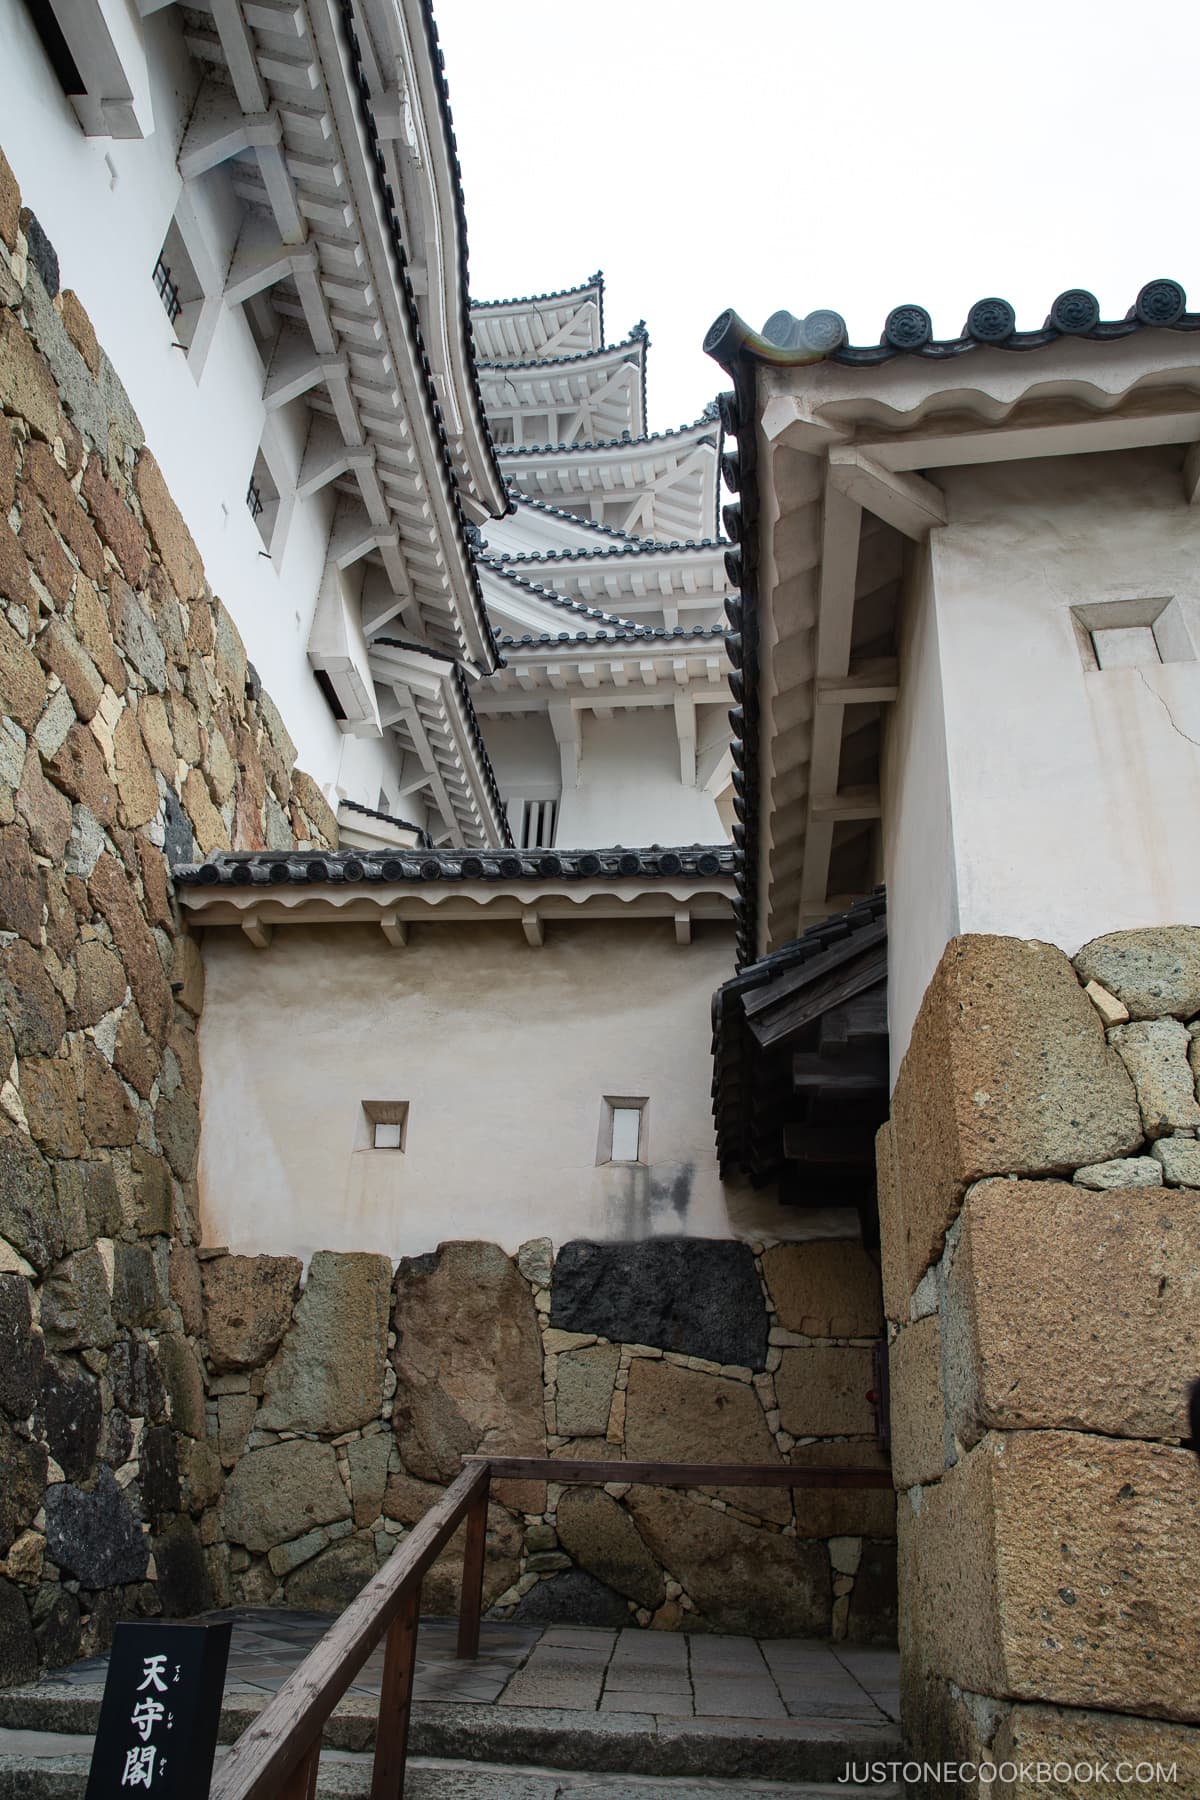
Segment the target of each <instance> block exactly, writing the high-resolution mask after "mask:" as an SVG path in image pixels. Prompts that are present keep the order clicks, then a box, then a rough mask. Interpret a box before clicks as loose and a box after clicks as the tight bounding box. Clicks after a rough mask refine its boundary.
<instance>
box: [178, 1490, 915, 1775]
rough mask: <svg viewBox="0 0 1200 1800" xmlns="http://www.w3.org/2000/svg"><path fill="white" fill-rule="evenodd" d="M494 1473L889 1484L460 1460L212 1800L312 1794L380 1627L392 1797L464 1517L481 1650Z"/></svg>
mask: <svg viewBox="0 0 1200 1800" xmlns="http://www.w3.org/2000/svg"><path fill="white" fill-rule="evenodd" d="M493 1479H497V1480H507V1481H512V1480H518V1481H521V1480H523V1481H560V1482H572V1483H578V1482H587V1483H592V1484H597V1485H602V1484H604V1483H606V1482H610V1481H620V1482H628V1483H635V1482H639V1483H641V1482H646V1483H652V1484H653V1485H654V1486H656V1487H791V1488H833V1487H838V1488H846V1487H860V1488H884V1487H886V1488H890V1487H891V1485H892V1477H891V1473H890V1471H889V1470H887V1469H849V1468H834V1467H828V1468H819V1467H810V1468H791V1467H788V1466H787V1465H786V1464H778V1463H656V1462H585V1461H582V1460H580V1461H578V1462H576V1461H571V1460H568V1459H567V1458H563V1459H562V1460H561V1461H559V1460H558V1459H556V1458H554V1457H543V1456H468V1457H464V1458H463V1467H462V1472H461V1474H460V1475H458V1476H457V1478H456V1479H455V1480H454V1481H453V1482H452V1483H451V1484H450V1486H449V1487H448V1488H447V1489H446V1492H445V1493H444V1494H443V1495H442V1498H441V1499H440V1500H439V1501H438V1503H437V1505H436V1506H434V1507H432V1508H431V1510H430V1511H429V1512H427V1513H426V1515H425V1517H424V1518H423V1519H422V1520H421V1522H420V1524H419V1525H416V1526H414V1527H413V1529H412V1531H410V1532H409V1534H408V1536H407V1537H406V1538H405V1539H404V1540H403V1541H402V1542H401V1543H400V1544H399V1545H398V1547H397V1548H396V1549H395V1550H394V1551H393V1552H392V1554H391V1556H390V1557H389V1558H388V1560H387V1562H386V1563H385V1564H384V1565H383V1567H382V1569H380V1570H379V1572H378V1574H377V1575H375V1576H373V1577H372V1579H371V1580H370V1581H369V1582H368V1583H367V1585H366V1586H365V1587H364V1588H363V1590H362V1592H361V1593H360V1594H358V1595H357V1596H356V1598H355V1599H354V1600H352V1601H351V1603H350V1605H349V1606H348V1607H347V1608H346V1610H345V1612H344V1613H343V1614H342V1615H341V1617H340V1618H339V1619H338V1620H337V1622H336V1623H335V1624H334V1625H331V1626H330V1628H329V1630H328V1631H327V1632H326V1633H325V1636H324V1637H323V1638H322V1639H321V1641H320V1643H319V1644H318V1645H317V1646H316V1648H315V1649H314V1650H312V1651H311V1652H310V1653H309V1655H308V1656H306V1657H305V1659H304V1661H303V1662H302V1663H301V1664H300V1667H299V1668H298V1669H297V1670H296V1672H295V1674H294V1675H292V1676H290V1677H289V1679H288V1680H287V1681H286V1682H285V1683H284V1685H283V1687H281V1688H280V1690H279V1692H278V1693H277V1694H276V1695H275V1697H274V1699H272V1700H270V1701H268V1703H267V1705H266V1706H265V1707H264V1708H263V1710H262V1712H261V1713H260V1714H259V1715H258V1718H257V1719H256V1720H255V1721H254V1723H253V1725H250V1726H248V1727H247V1729H246V1730H245V1731H244V1732H243V1733H242V1735H241V1737H240V1738H239V1739H238V1741H237V1743H236V1744H235V1745H234V1746H233V1749H232V1750H231V1751H230V1753H229V1755H228V1757H227V1758H226V1759H225V1761H224V1763H223V1764H222V1766H221V1767H220V1769H219V1770H218V1771H217V1774H216V1777H215V1779H214V1781H213V1785H212V1787H211V1789H210V1800H313V1796H314V1795H315V1793H316V1787H317V1768H318V1764H319V1762H320V1757H321V1733H322V1731H323V1730H324V1728H325V1723H326V1720H327V1719H328V1718H329V1715H330V1714H331V1713H332V1711H333V1709H334V1707H335V1706H336V1705H337V1704H338V1701H339V1700H340V1699H341V1698H342V1695H343V1694H344V1693H345V1692H346V1689H347V1688H348V1687H349V1686H350V1683H351V1682H352V1681H353V1680H354V1677H355V1676H356V1675H357V1674H358V1672H359V1670H360V1669H361V1668H362V1666H363V1664H364V1663H365V1662H366V1660H367V1658H368V1657H369V1656H370V1654H371V1652H372V1651H373V1650H374V1649H375V1647H376V1645H377V1644H378V1643H379V1640H380V1639H381V1638H382V1637H383V1636H384V1634H385V1633H386V1634H387V1642H386V1646H385V1650H384V1666H383V1684H382V1688H381V1691H380V1696H379V1722H378V1725H377V1727H376V1733H375V1763H374V1769H373V1772H372V1777H371V1800H402V1796H403V1793H404V1770H405V1764H406V1761H407V1756H408V1725H409V1717H410V1714H411V1711H412V1684H413V1672H414V1669H415V1666H416V1642H417V1628H418V1622H419V1616H420V1604H421V1580H422V1577H423V1576H424V1574H425V1571H426V1570H427V1569H428V1568H429V1566H430V1564H431V1563H432V1562H433V1561H434V1560H435V1559H436V1557H437V1555H438V1553H439V1552H440V1551H441V1550H442V1549H443V1548H444V1547H445V1545H446V1544H447V1543H448V1542H449V1540H450V1538H452V1537H453V1535H454V1533H455V1531H456V1530H457V1529H458V1527H459V1525H460V1524H461V1522H462V1520H463V1518H464V1517H465V1518H466V1521H467V1542H466V1550H465V1553H464V1556H463V1586H462V1604H461V1607H460V1610H459V1624H458V1654H459V1656H460V1657H462V1658H464V1659H470V1658H472V1657H474V1656H477V1655H478V1653H479V1627H480V1620H481V1617H482V1613H483V1574H484V1553H485V1550H486V1546H487V1509H488V1497H489V1493H490V1490H491V1484H492V1481H493Z"/></svg>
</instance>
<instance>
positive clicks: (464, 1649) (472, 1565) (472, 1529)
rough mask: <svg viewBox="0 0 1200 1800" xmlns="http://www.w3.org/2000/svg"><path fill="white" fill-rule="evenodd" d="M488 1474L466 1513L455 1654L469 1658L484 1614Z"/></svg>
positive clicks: (473, 1653)
mask: <svg viewBox="0 0 1200 1800" xmlns="http://www.w3.org/2000/svg"><path fill="white" fill-rule="evenodd" d="M490 1488H491V1476H490V1473H489V1475H488V1479H487V1480H486V1481H485V1482H484V1484H483V1486H482V1488H481V1489H480V1490H479V1492H478V1493H477V1494H476V1496H475V1498H474V1500H472V1502H471V1506H470V1509H469V1511H468V1513H467V1543H466V1548H465V1550H464V1551H463V1578H462V1599H461V1601H460V1603H459V1610H458V1655H459V1658H460V1659H461V1660H465V1661H471V1660H473V1659H474V1658H475V1657H477V1656H478V1655H479V1621H480V1618H481V1617H482V1614H483V1561H484V1555H485V1552H486V1550H487V1518H488V1494H489V1492H490Z"/></svg>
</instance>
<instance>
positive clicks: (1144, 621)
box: [1071, 594, 1196, 670]
mask: <svg viewBox="0 0 1200 1800" xmlns="http://www.w3.org/2000/svg"><path fill="white" fill-rule="evenodd" d="M1071 619H1072V623H1073V624H1074V627H1075V640H1076V643H1077V644H1078V646H1079V655H1080V659H1081V661H1082V663H1083V666H1084V668H1085V669H1095V670H1103V669H1146V668H1153V667H1156V666H1157V665H1158V664H1160V663H1175V662H1195V661H1196V645H1195V643H1194V642H1193V640H1192V633H1191V629H1190V627H1189V625H1188V620H1187V616H1186V614H1185V612H1184V609H1183V607H1182V606H1181V605H1180V604H1179V601H1178V599H1177V598H1176V597H1175V596H1174V595H1172V594H1154V595H1146V596H1139V597H1138V598H1136V599H1130V600H1101V601H1097V602H1096V603H1095V604H1094V605H1091V606H1073V607H1072V608H1071Z"/></svg>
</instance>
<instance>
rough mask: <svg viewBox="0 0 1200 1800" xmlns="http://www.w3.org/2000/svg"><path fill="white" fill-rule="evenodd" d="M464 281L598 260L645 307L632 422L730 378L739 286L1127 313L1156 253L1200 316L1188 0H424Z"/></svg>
mask: <svg viewBox="0 0 1200 1800" xmlns="http://www.w3.org/2000/svg"><path fill="white" fill-rule="evenodd" d="M435 11H436V16H437V20H438V27H439V30H440V32H441V37H442V44H443V48H444V50H445V54H446V72H447V77H448V80H449V84H450V99H451V104H452V106H453V109H454V123H455V130H456V135H457V137H458V144H459V153H460V156H461V159H462V164H463V178H464V184H465V188H466V195H467V223H468V228H469V233H470V251H471V292H472V295H473V296H474V297H475V298H477V299H495V298H501V297H507V296H510V295H515V294H531V293H540V292H543V291H545V290H547V289H552V288H561V287H573V286H575V285H577V284H578V283H579V282H581V281H582V280H584V279H585V277H587V276H588V275H590V274H591V273H592V272H593V271H594V270H595V269H597V268H603V270H604V274H605V281H606V288H607V292H606V299H605V325H606V329H607V333H608V338H609V341H610V342H612V341H614V340H617V339H619V338H623V337H624V336H625V335H626V333H627V331H628V328H629V326H630V325H632V324H633V323H634V321H635V320H636V319H638V318H641V317H645V319H646V322H647V325H648V326H649V330H650V338H651V346H652V348H651V352H650V359H649V402H650V423H651V427H652V429H655V430H661V429H662V428H664V427H665V426H671V425H678V424H681V423H683V422H684V421H685V420H690V419H693V418H695V417H696V416H697V414H698V413H699V412H700V410H701V408H702V407H703V405H704V403H705V401H706V400H708V399H709V398H710V397H711V396H712V395H713V394H714V393H715V392H716V391H717V390H718V389H719V388H720V387H722V386H725V385H727V383H726V382H725V379H724V377H723V376H722V375H721V372H720V371H719V370H718V368H717V366H716V364H715V363H713V362H711V361H710V360H709V359H708V358H707V357H705V356H704V355H703V354H702V352H701V350H700V343H701V340H702V338H703V336H704V333H705V331H706V330H707V329H708V326H709V325H710V324H711V322H712V320H713V319H714V318H715V317H716V316H717V314H718V313H719V312H721V311H722V309H723V308H724V307H726V306H733V307H735V308H736V310H737V311H738V312H739V313H741V315H742V316H743V318H745V319H746V320H747V321H748V322H749V323H750V324H751V325H753V326H755V327H758V326H761V325H762V323H763V321H764V320H765V319H766V318H767V316H768V315H769V314H770V313H772V312H774V311H775V310H776V309H777V308H779V307H787V308H788V309H789V310H790V311H792V312H794V313H796V314H799V315H802V314H804V313H806V312H810V311H812V310H813V309H814V308H816V307H824V306H828V307H832V308H834V309H835V310H836V311H838V312H840V313H842V314H843V316H844V317H845V319H846V322H847V325H848V327H849V331H850V340H851V342H852V343H875V342H877V341H878V338H879V335H880V332H881V330H882V328H883V321H884V318H885V316H886V315H887V313H888V311H889V310H890V308H891V307H893V306H895V305H898V304H899V303H901V302H903V301H916V302H918V303H919V304H920V305H922V306H924V307H926V308H927V309H928V311H929V312H930V313H931V314H932V316H933V327H934V331H935V333H936V334H937V335H938V336H939V337H950V336H953V335H955V334H956V333H957V332H958V331H959V329H960V328H961V326H962V323H963V320H964V319H965V318H966V315H967V310H968V308H969V307H970V305H971V303H972V302H973V301H975V300H978V299H981V298H983V297H984V296H985V295H989V294H999V295H1001V296H1003V298H1005V299H1007V300H1010V301H1011V302H1012V304H1013V305H1014V306H1015V307H1016V310H1017V323H1018V326H1019V327H1021V328H1022V329H1029V328H1031V327H1035V326H1038V325H1040V324H1041V323H1042V320H1043V319H1044V318H1045V316H1046V314H1047V312H1048V311H1049V309H1050V304H1051V302H1052V301H1053V299H1054V297H1055V295H1056V294H1058V293H1060V292H1061V291H1062V290H1063V289H1064V288H1069V287H1086V288H1090V289H1091V290H1092V292H1093V293H1094V294H1096V296H1097V297H1098V299H1099V301H1100V304H1101V308H1102V316H1103V317H1104V318H1119V317H1121V316H1123V314H1124V313H1125V312H1126V311H1127V309H1128V308H1129V307H1130V306H1131V305H1132V303H1133V301H1134V299H1135V297H1136V295H1137V291H1138V289H1139V287H1141V286H1142V285H1143V283H1144V282H1146V281H1148V280H1150V279H1151V278H1152V277H1154V276H1159V275H1170V276H1173V277H1174V278H1175V279H1176V280H1177V281H1181V282H1182V283H1183V284H1184V286H1185V287H1186V288H1188V289H1189V304H1190V305H1192V306H1193V307H1195V308H1196V309H1197V310H1200V244H1198V242H1197V223H1196V207H1195V200H1194V189H1195V178H1194V160H1195V129H1196V128H1195V119H1196V89H1197V83H1198V77H1200V55H1198V52H1200V5H1197V4H1196V0H1158V3H1156V4H1153V5H1146V6H1135V5H1131V4H1130V3H1129V0H1092V3H1091V4H1089V5H1086V6H1082V7H1081V6H1055V5H1053V4H1051V3H1050V0H1041V3H1040V4H1033V3H1032V0H1008V3H1007V4H1004V5H1000V6H991V7H984V8H978V7H973V6H970V5H968V4H966V0H923V3H922V4H919V5H908V6H905V5H899V4H896V0H888V3H886V4H885V3H884V0H857V4H855V5H853V6H851V5H849V4H847V3H846V0H841V4H838V0H435Z"/></svg>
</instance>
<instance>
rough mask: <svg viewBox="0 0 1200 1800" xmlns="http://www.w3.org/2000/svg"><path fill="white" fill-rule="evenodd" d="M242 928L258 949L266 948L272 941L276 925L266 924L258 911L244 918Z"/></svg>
mask: <svg viewBox="0 0 1200 1800" xmlns="http://www.w3.org/2000/svg"><path fill="white" fill-rule="evenodd" d="M242 930H243V931H244V932H245V934H246V936H247V937H248V938H249V940H250V942H251V943H252V944H253V945H254V948H255V949H256V950H265V949H267V947H268V946H269V944H270V942H271V937H272V934H273V932H274V926H272V925H264V924H263V922H262V920H261V919H260V918H259V917H258V915H257V914H256V913H251V914H250V916H249V918H246V919H243V920H242Z"/></svg>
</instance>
